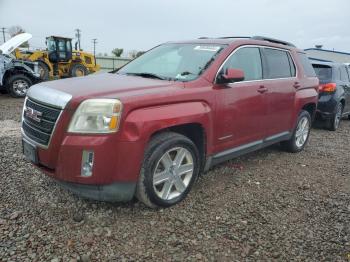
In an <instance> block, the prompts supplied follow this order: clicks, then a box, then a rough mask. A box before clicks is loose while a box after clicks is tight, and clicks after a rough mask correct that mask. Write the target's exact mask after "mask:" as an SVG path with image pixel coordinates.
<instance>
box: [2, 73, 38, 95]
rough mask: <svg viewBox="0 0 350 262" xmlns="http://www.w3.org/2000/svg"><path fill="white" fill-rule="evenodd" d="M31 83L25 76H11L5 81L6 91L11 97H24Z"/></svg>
mask: <svg viewBox="0 0 350 262" xmlns="http://www.w3.org/2000/svg"><path fill="white" fill-rule="evenodd" d="M31 85H32V81H31V80H30V79H29V78H28V77H26V76H25V75H13V76H11V77H10V78H9V79H8V81H7V90H8V91H9V93H10V95H11V96H12V97H25V96H26V94H27V91H28V89H29V87H30V86H31Z"/></svg>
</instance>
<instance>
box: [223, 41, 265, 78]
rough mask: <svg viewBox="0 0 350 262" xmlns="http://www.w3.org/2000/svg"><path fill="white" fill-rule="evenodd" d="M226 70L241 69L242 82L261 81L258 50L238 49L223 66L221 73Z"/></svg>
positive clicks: (250, 48) (249, 48) (255, 48)
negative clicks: (242, 73) (242, 74)
mask: <svg viewBox="0 0 350 262" xmlns="http://www.w3.org/2000/svg"><path fill="white" fill-rule="evenodd" d="M228 68H235V69H241V70H243V72H244V81H250V80H260V79H262V65H261V56H260V50H259V48H257V47H243V48H241V49H238V50H237V51H236V52H235V53H234V54H233V55H232V56H231V57H230V58H229V59H228V60H227V61H226V63H225V64H224V66H223V71H224V72H225V71H226V70H227V69H228Z"/></svg>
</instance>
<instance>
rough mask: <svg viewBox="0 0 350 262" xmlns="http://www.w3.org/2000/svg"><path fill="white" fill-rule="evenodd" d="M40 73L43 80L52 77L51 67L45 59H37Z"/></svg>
mask: <svg viewBox="0 0 350 262" xmlns="http://www.w3.org/2000/svg"><path fill="white" fill-rule="evenodd" d="M37 62H38V67H39V73H40V79H41V80H43V81H47V80H49V78H50V69H49V67H48V66H47V64H45V62H43V61H37Z"/></svg>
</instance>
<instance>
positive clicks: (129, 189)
mask: <svg viewBox="0 0 350 262" xmlns="http://www.w3.org/2000/svg"><path fill="white" fill-rule="evenodd" d="M56 182H57V183H58V184H60V185H61V186H62V187H63V188H65V189H67V190H69V191H71V192H72V193H74V194H76V195H79V196H81V197H83V198H88V199H93V200H98V201H106V202H127V201H130V200H131V199H132V198H133V196H134V194H135V190H136V183H130V182H129V183H113V184H109V185H84V184H77V183H68V182H63V181H58V180H56Z"/></svg>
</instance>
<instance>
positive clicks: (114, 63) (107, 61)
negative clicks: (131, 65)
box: [96, 56, 131, 70]
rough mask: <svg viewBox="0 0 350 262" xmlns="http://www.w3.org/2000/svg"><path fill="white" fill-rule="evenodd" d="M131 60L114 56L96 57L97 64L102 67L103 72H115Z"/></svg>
mask: <svg viewBox="0 0 350 262" xmlns="http://www.w3.org/2000/svg"><path fill="white" fill-rule="evenodd" d="M130 60H131V59H130V58H121V57H113V56H96V62H97V64H99V65H100V66H101V70H114V69H117V68H120V67H122V66H123V65H125V64H126V63H128V62H129V61H130Z"/></svg>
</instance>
